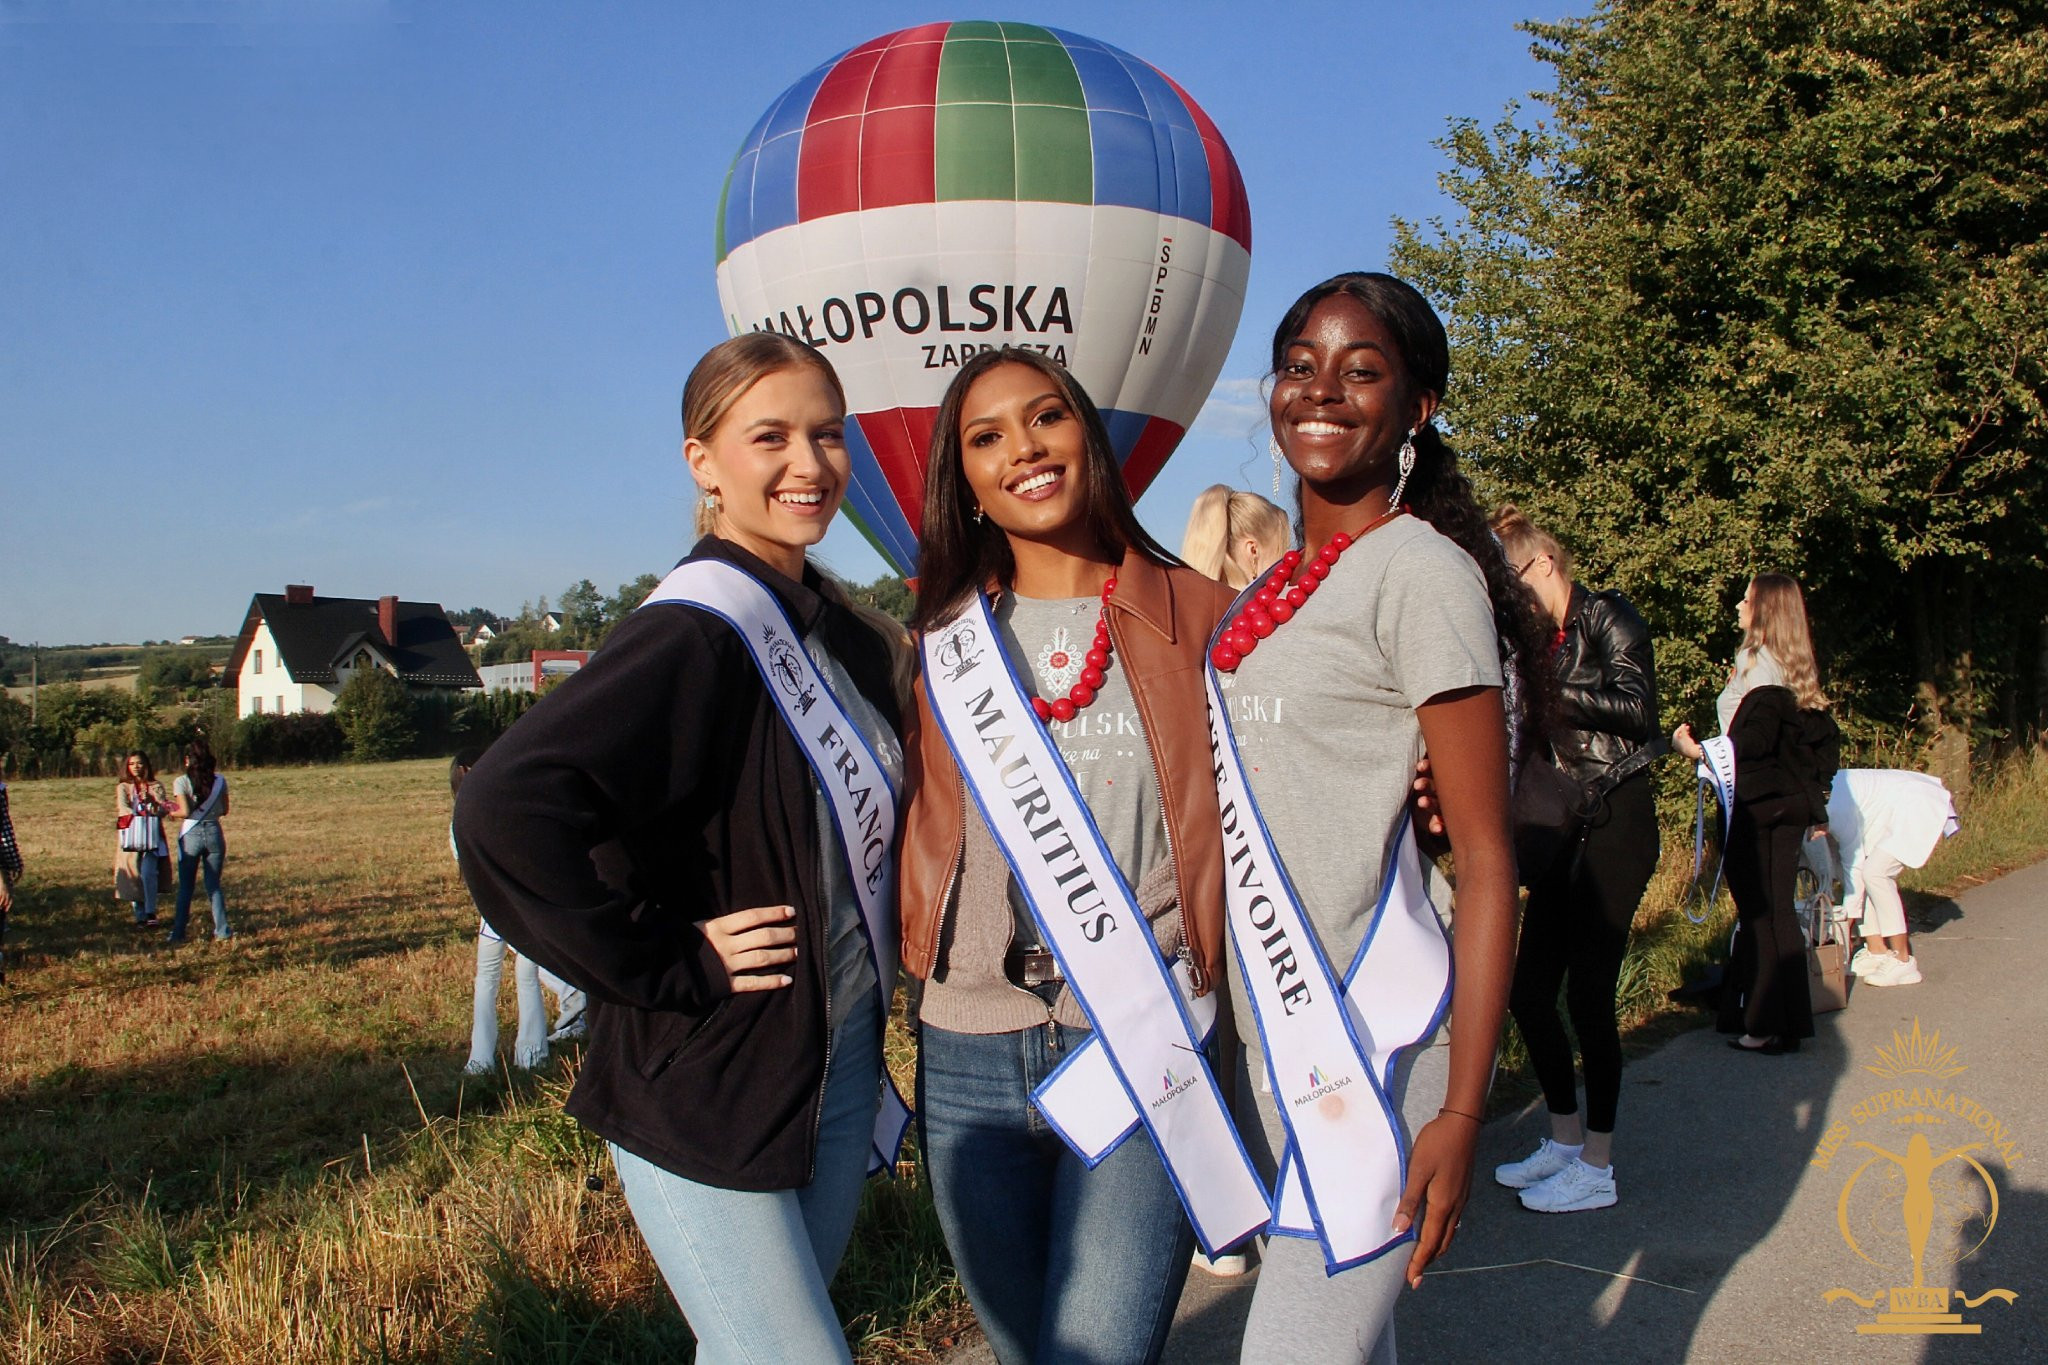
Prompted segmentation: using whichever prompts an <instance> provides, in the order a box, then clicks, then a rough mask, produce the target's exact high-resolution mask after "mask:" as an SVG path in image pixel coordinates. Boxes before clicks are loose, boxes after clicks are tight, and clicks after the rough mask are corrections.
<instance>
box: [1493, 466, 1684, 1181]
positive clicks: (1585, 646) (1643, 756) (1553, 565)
mask: <svg viewBox="0 0 2048 1365" xmlns="http://www.w3.org/2000/svg"><path fill="white" fill-rule="evenodd" d="M1493 529H1494V532H1495V533H1496V534H1497V535H1499V537H1500V543H1501V548H1502V549H1504V550H1506V551H1507V554H1508V559H1509V561H1510V562H1511V563H1512V564H1513V565H1514V568H1515V572H1516V574H1517V575H1518V576H1520V578H1521V580H1522V581H1523V582H1524V583H1526V584H1528V585H1529V587H1530V589H1531V591H1533V592H1534V593H1535V594H1536V600H1537V601H1538V602H1540V603H1542V605H1543V609H1544V611H1545V612H1547V613H1548V614H1549V617H1550V619H1551V621H1553V622H1555V623H1556V626H1557V656H1556V663H1557V679H1558V713H1557V724H1556V726H1555V727H1554V729H1553V730H1552V732H1551V749H1552V751H1553V752H1554V753H1555V755H1556V758H1557V762H1558V764H1559V766H1561V767H1562V768H1563V769H1564V770H1565V771H1566V772H1567V773H1569V774H1570V775H1571V776H1572V777H1573V778H1574V779H1575V780H1577V781H1578V782H1579V783H1580V784H1582V785H1583V786H1585V787H1587V788H1588V789H1591V790H1595V791H1597V792H1598V793H1599V803H1598V805H1597V806H1596V807H1595V808H1594V809H1593V811H1592V813H1591V814H1590V815H1589V816H1588V817H1587V819H1586V822H1585V827H1584V831H1583V833H1582V834H1581V835H1580V837H1579V838H1578V839H1577V840H1576V841H1575V842H1574V843H1573V845H1572V846H1571V847H1570V848H1568V849H1567V850H1566V851H1565V852H1564V853H1563V854H1562V855H1561V856H1559V858H1558V859H1557V861H1556V862H1555V863H1554V864H1553V865H1552V866H1551V867H1550V868H1549V869H1548V870H1546V871H1544V872H1542V873H1540V874H1538V875H1537V876H1536V878H1535V879H1534V881H1533V883H1532V885H1531V886H1530V887H1529V900H1528V904H1527V905H1526V906H1525V907H1524V908H1523V911H1522V937H1521V942H1520V945H1519V946H1518V947H1517V949H1516V953H1515V981H1514V986H1513V989H1512V990H1511V991H1510V993H1509V996H1508V1009H1509V1011H1510V1012H1511V1013H1512V1014H1513V1015H1514V1018H1515V1027H1516V1028H1517V1029H1519V1030H1520V1031H1521V1034H1522V1042H1523V1043H1524V1045H1526V1046H1527V1048H1528V1050H1529V1062H1530V1065H1532V1066H1533V1067H1534V1068H1535V1070H1536V1079H1537V1081H1538V1082H1540V1083H1541V1084H1542V1086H1543V1097H1544V1100H1545V1102H1546V1104H1547V1105H1548V1107H1549V1110H1550V1136H1549V1137H1547V1138H1544V1139H1542V1140H1541V1142H1540V1143H1539V1144H1538V1145H1537V1148H1536V1150H1535V1152H1534V1153H1532V1154H1531V1155H1530V1156H1528V1157H1526V1158H1524V1159H1523V1160H1521V1161H1513V1162H1508V1163H1507V1164H1505V1165H1502V1166H1498V1167H1495V1168H1494V1172H1493V1178H1494V1179H1495V1180H1497V1181H1499V1182H1500V1183H1501V1184H1503V1185H1506V1186H1507V1187H1508V1188H1509V1189H1513V1190H1519V1191H1520V1192H1521V1194H1520V1198H1521V1201H1522V1205H1523V1207H1524V1208H1530V1209H1535V1210H1537V1211H1538V1212H1541V1213H1576V1212H1580V1211H1582V1210H1586V1209H1603V1208H1606V1207H1607V1206H1608V1205H1610V1204H1612V1203H1614V1202H1615V1199H1616V1191H1615V1182H1614V1164H1613V1153H1614V1117H1615V1111H1616V1109H1617V1107H1618V1106H1619V1103H1620V1098H1621V1030H1620V1028H1619V1027H1618V1025H1617V1024H1616V1022H1615V1018H1614V992H1615V986H1616V983H1617V982H1618V981H1619V980H1620V977H1621V963H1622V959H1623V958H1624V957H1625V956H1627V953H1628V935H1629V929H1630V928H1631V927H1632V926H1633V925H1634V923H1635V915H1636V905H1637V903H1638V902H1639V901H1641V900H1642V898H1643V889H1644V888H1645V887H1646V886H1648V885H1649V884H1650V874H1651V873H1652V872H1655V871H1656V870H1657V803H1656V800H1655V797H1654V794H1653V793H1652V792H1651V790H1650V776H1649V766H1650V760H1651V758H1652V757H1653V756H1654V753H1655V751H1654V750H1652V749H1651V748H1650V742H1651V741H1652V740H1654V739H1656V738H1657V737H1658V735H1659V734H1660V733H1661V731H1660V730H1659V727H1658V725H1657V671H1656V663H1655V659H1654V657H1653V654H1652V650H1651V646H1650V627H1649V625H1648V624H1647V623H1646V622H1645V621H1644V620H1643V618H1642V617H1641V615H1639V614H1638V613H1637V612H1636V609H1635V607H1634V606H1633V605H1632V604H1631V603H1630V602H1629V600H1628V599H1627V598H1626V597H1624V596H1622V595H1621V594H1620V593H1619V592H1616V591H1614V590H1612V589H1609V590H1606V591H1602V592H1591V591H1588V590H1587V589H1586V587H1585V586H1584V585H1582V584H1580V583H1578V582H1576V581H1574V579H1573V578H1572V555H1571V551H1570V550H1568V549H1566V548H1565V547H1564V546H1563V545H1562V544H1560V543H1559V542H1558V540H1557V538H1556V537H1555V536H1553V535H1551V534H1550V533H1549V532H1548V531H1545V530H1544V529H1543V528H1542V527H1540V526H1537V525H1536V524H1535V523H1534V522H1532V521H1530V520H1529V518H1528V517H1527V516H1525V515H1524V514H1523V513H1522V512H1521V510H1520V509H1518V508H1516V507H1514V506H1512V505H1510V506H1507V507H1503V508H1501V509H1500V511H1499V512H1498V513H1496V514H1495V516H1494V519H1493ZM1559 987H1563V988H1564V994H1565V1008H1566V1010H1567V1011H1568V1012H1569V1013H1570V1015H1571V1021H1572V1034H1573V1035H1576V1036H1577V1038H1578V1043H1579V1054H1580V1056H1581V1057H1582V1058H1583V1059H1584V1065H1585V1072H1586V1104H1585V1109H1584V1111H1583V1114H1582V1113H1581V1110H1580V1108H1579V1099H1578V1087H1577V1086H1576V1085H1575V1084H1574V1081H1573V1075H1572V1039H1571V1037H1570V1036H1567V1035H1566V1033H1565V1029H1564V1023H1563V1021H1562V1020H1560V1019H1559V1018H1558V1011H1557V994H1558V989H1559Z"/></svg>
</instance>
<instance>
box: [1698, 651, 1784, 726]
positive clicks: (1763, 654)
mask: <svg viewBox="0 0 2048 1365" xmlns="http://www.w3.org/2000/svg"><path fill="white" fill-rule="evenodd" d="M1784 685H1785V670H1784V669H1782V668H1780V667H1779V666H1778V659H1777V656H1776V655H1774V654H1772V653H1771V651H1769V650H1768V649H1765V648H1764V647H1763V646H1762V645H1758V646H1757V647H1756V649H1754V650H1748V649H1738V650H1736V651H1735V667H1734V668H1732V669H1730V670H1729V672H1728V685H1727V686H1726V687H1724V688H1722V689H1721V695H1720V696H1718V697H1716V698H1714V715H1715V717H1716V718H1717V719H1718V720H1719V721H1720V722H1721V733H1722V734H1724V735H1725V734H1727V733H1728V727H1729V726H1730V725H1731V724H1733V723H1734V721H1735V712H1736V711H1737V710H1738V709H1739V708H1740V707H1741V706H1742V699H1743V697H1745V696H1747V695H1748V694H1749V692H1750V691H1751V689H1753V688H1758V687H1783V686H1784Z"/></svg>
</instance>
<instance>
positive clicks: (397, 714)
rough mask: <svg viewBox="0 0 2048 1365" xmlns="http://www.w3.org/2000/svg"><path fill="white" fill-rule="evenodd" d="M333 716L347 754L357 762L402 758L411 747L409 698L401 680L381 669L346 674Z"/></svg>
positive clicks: (411, 711)
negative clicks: (346, 746)
mask: <svg viewBox="0 0 2048 1365" xmlns="http://www.w3.org/2000/svg"><path fill="white" fill-rule="evenodd" d="M334 718H335V719H336V720H338V721H339V722H341V732H342V734H343V735H344V736H346V737H347V739H348V756H349V757H350V758H352V759H355V760H356V761H357V762H360V763H374V762H378V761H381V760H383V759H388V758H401V757H403V756H404V755H405V754H406V753H407V752H408V751H409V750H410V749H411V748H412V740H413V733H414V728H413V707H412V698H411V697H409V696H407V695H406V691H405V684H404V683H402V682H400V681H399V680H398V679H396V678H394V677H392V676H391V675H390V674H389V673H386V672H385V671H384V670H383V669H381V668H359V669H357V670H356V671H355V672H354V673H352V674H350V675H349V680H348V681H347V682H346V683H344V684H343V685H342V689H341V696H340V697H338V698H336V699H335V703H334Z"/></svg>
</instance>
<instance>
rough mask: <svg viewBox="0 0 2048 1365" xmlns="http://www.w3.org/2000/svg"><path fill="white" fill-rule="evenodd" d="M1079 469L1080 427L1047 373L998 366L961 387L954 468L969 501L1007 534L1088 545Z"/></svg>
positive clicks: (1082, 451)
mask: <svg viewBox="0 0 2048 1365" xmlns="http://www.w3.org/2000/svg"><path fill="white" fill-rule="evenodd" d="M1087 468H1088V435H1087V431H1086V430H1085V428H1084V427H1083V425H1082V423H1081V420H1080V418H1079V416H1078V415H1077V414H1076V413H1075V412H1074V410H1073V408H1072V407H1071V406H1070V405H1069V404H1068V402H1067V398H1066V395H1065V394H1063V393H1061V392H1060V389H1059V386H1058V385H1057V384H1056V383H1054V382H1053V381H1052V380H1051V379H1049V378H1047V377H1046V376H1045V375H1043V374H1041V373H1039V372H1038V371H1037V370H1035V369H1032V368H1031V367H1030V366H1028V365H1014V364H1005V365H998V366H996V367H995V368H994V369H992V370H990V371H988V373H986V374H984V375H982V376H981V377H980V378H978V379H976V380H975V381H974V382H973V383H972V384H970V385H969V386H968V388H967V392H966V394H965V395H964V396H963V397H962V399H961V403H960V469H961V473H962V474H964V475H965V476H966V478H967V487H968V490H969V492H971V493H972V494H973V497H974V501H975V504H976V506H978V507H980V508H981V510H982V511H983V512H984V513H986V514H987V516H988V519H989V520H990V521H992V522H994V523H995V524H996V525H997V527H999V528H1000V529H1001V530H1002V531H1003V532H1004V533H1005V534H1007V535H1009V536H1010V537H1011V538H1012V539H1013V540H1017V539H1022V540H1033V541H1045V542H1051V543H1064V542H1067V541H1069V540H1074V539H1075V538H1077V537H1078V538H1079V541H1085V542H1088V543H1092V541H1089V532H1088V529H1087V495H1086V490H1087V485H1088V480H1087ZM1077 543H1078V542H1077Z"/></svg>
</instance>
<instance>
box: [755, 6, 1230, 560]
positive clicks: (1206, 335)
mask: <svg viewBox="0 0 2048 1365" xmlns="http://www.w3.org/2000/svg"><path fill="white" fill-rule="evenodd" d="M717 238H718V294H719V300H720V303H721V304H722V306H723V308H724V311H725V317H726V325H727V326H728V327H729V328H730V329H731V330H732V331H733V333H734V334H738V333H740V332H745V331H756V330H774V331H781V332H786V333H789V334H790V335H792V336H799V337H802V338H803V339H804V340H806V341H808V342H810V343H811V344H813V345H815V346H817V347H818V348H819V349H820V350H821V351H823V352H824V354H825V355H826V356H827V357H829V358H830V359H831V361H832V364H833V366H834V368H835V369H837V370H838V372H839V376H840V379H841V380H842V382H843V383H844V384H845V386H846V394H847V401H848V406H849V409H850V413H849V416H850V417H851V419H852V420H851V421H850V422H849V423H848V432H847V441H848V445H849V446H850V447H851V454H852V456H853V470H854V472H853V485H852V487H851V489H849V491H848V499H847V501H848V504H849V509H850V511H851V513H852V515H853V517H854V520H855V522H856V523H857V524H858V525H859V526H860V528H861V530H862V531H863V532H864V533H865V534H866V535H867V538H868V540H869V541H870V542H871V543H872V544H873V545H874V546H875V548H876V550H877V551H879V552H880V553H881V555H882V556H883V557H884V558H885V559H887V560H888V561H889V562H890V563H891V564H892V565H894V566H895V568H896V569H897V571H898V572H900V573H903V574H906V575H909V574H914V573H915V572H916V568H917V528H918V524H919V518H920V516H921V514H922V511H923V501H924V496H923V491H924V464H925V450H926V443H927V441H928V440H929V438H930V435H931V426H932V419H933V415H934V413H935V411H936V409H937V407H938V404H939V399H940V397H941V396H942V395H943V394H944V392H945V388H946V384H947V382H948V381H949V380H950V379H951V378H952V375H953V373H954V372H955V371H956V370H957V369H958V368H959V366H960V365H961V364H963V363H964V362H965V361H966V360H967V358H968V357H970V356H972V355H974V354H975V353H976V352H978V351H980V350H982V349H985V348H988V347H993V346H999V345H1004V344H1013V345H1023V346H1031V347H1033V348H1035V349H1038V350H1041V351H1043V352H1045V353H1046V354H1048V355H1050V356H1051V357H1052V358H1053V359H1055V360H1057V361H1059V362H1060V363H1062V364H1064V365H1065V366H1067V368H1068V369H1069V370H1071V371H1072V372H1073V373H1074V375H1075V376H1076V377H1077V378H1078V379H1079V380H1080V381H1081V384H1082V385H1083V386H1084V387H1085V388H1086V389H1087V390H1088V393H1089V395H1090V396H1091V397H1092V398H1094V399H1095V401H1096V404H1097V406H1098V407H1100V408H1101V409H1102V413H1103V417H1104V419H1105V420H1106V421H1107V423H1108V425H1109V431H1110V435H1111V437H1112V439H1113V440H1114V442H1115V444H1116V449H1117V457H1118V459H1119V461H1120V462H1121V464H1122V468H1123V472H1124V479H1125V482H1126V483H1127V484H1129V486H1130V489H1131V492H1132V495H1133V496H1136V495H1137V494H1139V493H1142V492H1143V491H1144V490H1145V487H1146V486H1147V485H1148V484H1149V483H1151V481H1152V478H1153V476H1154V475H1155V474H1157V473H1158V472H1159V469H1160V466H1161V465H1162V464H1164V463H1165V461H1166V457H1167V456H1168V455H1169V454H1171V453H1172V452H1173V448H1174V446H1175V445H1176V444H1177V443H1178V442H1179V441H1180V438H1181V435H1182V433H1183V432H1185V431H1186V430H1187V427H1188V424H1189V423H1190V422H1192V421H1193V420H1194V417H1195V413H1196V412H1197V411H1198V410H1199V409H1200V407H1201V405H1202V401H1203V399H1204V398H1206V397H1207V395H1208V392H1209V387H1210V385H1212V384H1213V383H1214V382H1215V380H1216V375H1217V373H1218V371H1219V370H1221V369H1222V366H1223V361H1224V356H1225V353H1226V352H1227V351H1228V349H1229V347H1230V340H1231V335H1232V333H1233V332H1235V331H1236V328H1237V320H1238V315H1239V313H1240V312H1241V311H1242V310H1243V307H1244V287H1245V278H1246V275H1247V273H1248V272H1249V270H1250V268H1251V209H1250V205H1249V204H1248V202H1247V201H1246V198H1245V191H1244V180H1243V177H1242V176H1240V175H1239V173H1238V169H1237V162H1236V160H1235V159H1234V158H1233V157H1232V156H1231V154H1230V148H1229V147H1228V146H1227V145H1225V143H1224V141H1223V136H1222V134H1220V133H1219V132H1217V130H1216V125H1215V124H1214V123H1212V122H1211V121H1210V119H1209V116H1208V115H1207V114H1205V113H1203V112H1202V109H1201V107H1200V106H1199V105H1197V104H1196V103H1195V102H1194V100H1193V99H1191V98H1190V97H1189V96H1188V94H1187V92H1186V91H1184V90H1182V89H1181V88H1180V86H1178V85H1177V84H1175V83H1174V81H1173V79H1172V78H1171V77H1169V76H1167V75H1165V74H1164V73H1162V72H1160V71H1159V70H1157V69H1156V68H1154V67H1152V66H1150V65H1148V64H1147V63H1145V62H1142V61H1140V60H1138V59H1137V58H1136V57H1133V56H1131V55H1130V54H1129V53H1126V52H1121V51H1119V50H1117V49H1116V48H1114V47H1111V46H1109V45H1108V44H1106V43H1100V42H1097V41H1095V40H1094V39H1092V38H1083V37H1080V36H1078V35H1076V34H1072V33H1063V32H1060V31H1058V30H1056V29H1049V28H1041V27H1038V26H1037V25H1033V24H1011V23H966V22H962V23H935V24H923V25H920V26H918V27H916V28H908V29H904V30H903V31H901V32H899V33H891V34H887V35H885V36H883V37H880V38H876V39H874V40H872V41H870V42H866V43H862V44H861V45H860V46H858V47H855V48H853V49H851V50H850V51H848V52H846V53H844V54H843V55H841V56H839V57H835V58H834V59H832V60H831V61H829V62H826V63H825V64H824V65H823V66H820V67H819V68H818V69H817V70H815V71H813V72H811V73H810V74H809V75H808V76H805V77H804V78H803V79H802V80H800V81H798V82H797V83H796V84H794V85H792V86H790V87H789V89H788V90H786V91H784V92H783V93H782V95H781V96H780V97H779V98H777V99H776V100H775V101H774V102H773V103H771V104H770V105H769V107H768V112H767V113H765V114H763V115H762V116H761V120H760V122H759V123H757V124H755V125H754V130H753V131H752V132H751V133H749V134H748V135H747V138H746V141H745V142H744V143H743V144H742V145H741V147H740V150H739V155H738V156H737V157H736V158H735V159H734V161H733V165H732V170H731V172H730V173H729V174H728V175H727V177H726V184H725V191H724V193H723V195H722V196H721V198H720V201H719V207H718V231H717Z"/></svg>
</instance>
